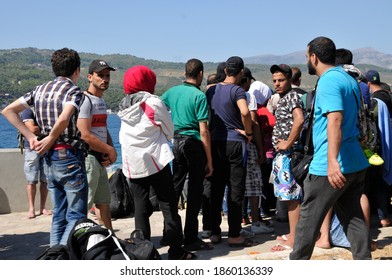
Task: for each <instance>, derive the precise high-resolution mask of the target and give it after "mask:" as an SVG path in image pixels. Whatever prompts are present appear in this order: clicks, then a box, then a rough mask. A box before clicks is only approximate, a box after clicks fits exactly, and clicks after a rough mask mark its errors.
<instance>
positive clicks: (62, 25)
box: [0, 0, 392, 63]
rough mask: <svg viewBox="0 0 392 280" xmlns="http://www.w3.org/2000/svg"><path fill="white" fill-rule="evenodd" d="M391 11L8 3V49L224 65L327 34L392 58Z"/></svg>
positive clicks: (202, 2)
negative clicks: (192, 60) (232, 59)
mask: <svg viewBox="0 0 392 280" xmlns="http://www.w3.org/2000/svg"><path fill="white" fill-rule="evenodd" d="M391 8H392V1H390V0H380V1H377V0H373V1H369V0H367V1H365V0H356V1H351V0H347V1H345V0H322V1H321V0H318V1H317V0H313V1H311V0H303V1H301V0H280V1H272V0H268V1H264V0H243V1H240V0H237V1H233V0H225V1H221V0H217V1H214V0H209V1H208V0H197V1H186V0H181V1H180V0H173V1H170V0H166V1H162V0H156V1H148V0H146V1H140V0H139V1H133V0H111V1H108V0H106V1H102V0H95V1H86V0H66V1H58V0H38V1H31V0H3V1H2V8H1V10H2V13H1V16H0V26H1V32H0V49H10V48H24V47H36V48H42V49H59V48H62V47H69V48H72V49H75V50H77V51H78V52H91V53H97V54H130V55H134V56H137V57H142V58H146V59H157V60H162V61H173V62H185V61H187V60H188V59H189V58H193V57H195V58H199V59H200V60H202V61H203V62H208V61H210V62H220V61H224V60H226V59H227V58H228V57H230V56H232V55H238V56H242V57H249V56H256V55H262V54H275V55H283V54H288V53H291V52H295V51H301V50H305V49H306V45H307V43H308V42H309V41H310V40H312V39H313V38H315V37H317V36H327V37H330V38H331V39H332V40H334V42H335V44H336V46H337V47H338V48H340V47H344V48H348V49H351V50H354V49H358V48H363V47H372V48H374V49H376V50H378V51H381V52H384V53H389V54H392V36H391V26H392V21H391V10H392V9H391ZM304 63H305V58H304Z"/></svg>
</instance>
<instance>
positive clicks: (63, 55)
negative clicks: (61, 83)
mask: <svg viewBox="0 0 392 280" xmlns="http://www.w3.org/2000/svg"><path fill="white" fill-rule="evenodd" d="M50 61H51V63H52V70H53V72H54V74H55V75H56V77H58V76H62V77H67V78H69V77H71V76H72V75H73V73H74V72H75V71H76V69H78V68H79V67H80V57H79V54H78V53H77V51H74V50H72V49H68V48H62V49H60V50H57V51H55V52H54V53H53V55H52V59H51V60H50Z"/></svg>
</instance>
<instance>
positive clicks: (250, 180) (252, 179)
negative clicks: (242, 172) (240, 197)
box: [245, 142, 263, 196]
mask: <svg viewBox="0 0 392 280" xmlns="http://www.w3.org/2000/svg"><path fill="white" fill-rule="evenodd" d="M258 159H259V155H258V153H257V148H256V145H255V144H253V143H252V142H250V143H248V145H247V160H246V183H245V196H261V195H263V192H262V186H263V182H262V177H261V169H260V165H259V164H258V162H257V160H258Z"/></svg>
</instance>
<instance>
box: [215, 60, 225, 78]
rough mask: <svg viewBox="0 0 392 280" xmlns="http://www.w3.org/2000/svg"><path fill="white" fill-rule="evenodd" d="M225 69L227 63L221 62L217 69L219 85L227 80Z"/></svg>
mask: <svg viewBox="0 0 392 280" xmlns="http://www.w3.org/2000/svg"><path fill="white" fill-rule="evenodd" d="M225 68H226V62H221V63H219V64H218V66H217V67H216V82H217V83H220V82H223V81H224V80H225V79H226V73H225Z"/></svg>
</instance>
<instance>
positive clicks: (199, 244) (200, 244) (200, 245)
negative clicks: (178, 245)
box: [184, 239, 214, 251]
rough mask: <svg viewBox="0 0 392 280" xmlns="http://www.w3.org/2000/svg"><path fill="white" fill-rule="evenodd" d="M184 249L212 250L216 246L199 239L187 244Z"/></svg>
mask: <svg viewBox="0 0 392 280" xmlns="http://www.w3.org/2000/svg"><path fill="white" fill-rule="evenodd" d="M184 249H185V250H188V251H198V250H212V249H214V246H212V245H211V244H209V243H207V242H204V241H203V240H200V239H199V240H197V241H195V242H193V243H190V244H185V245H184Z"/></svg>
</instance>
